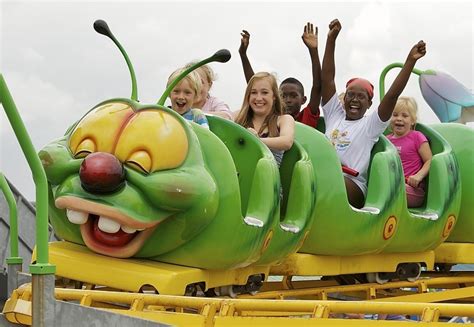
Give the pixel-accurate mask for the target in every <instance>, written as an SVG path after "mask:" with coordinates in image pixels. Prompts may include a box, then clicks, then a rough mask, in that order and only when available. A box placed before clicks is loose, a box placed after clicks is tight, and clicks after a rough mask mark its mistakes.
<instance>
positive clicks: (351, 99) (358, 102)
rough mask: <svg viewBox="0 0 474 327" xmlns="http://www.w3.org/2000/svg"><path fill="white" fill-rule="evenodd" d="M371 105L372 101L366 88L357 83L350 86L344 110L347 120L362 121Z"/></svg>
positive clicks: (345, 98)
mask: <svg viewBox="0 0 474 327" xmlns="http://www.w3.org/2000/svg"><path fill="white" fill-rule="evenodd" d="M371 105H372V101H371V100H370V99H369V94H368V93H367V90H366V89H365V88H364V87H362V86H360V85H357V84H355V83H354V84H351V85H349V87H348V88H347V89H346V92H345V96H344V110H345V111H346V119H347V120H358V119H361V118H362V117H364V114H365V112H366V111H367V109H369V107H370V106H371Z"/></svg>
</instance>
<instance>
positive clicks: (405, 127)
mask: <svg viewBox="0 0 474 327" xmlns="http://www.w3.org/2000/svg"><path fill="white" fill-rule="evenodd" d="M415 123H416V121H415V118H414V117H413V116H412V115H411V113H410V112H409V111H408V109H407V108H399V109H395V110H394V111H393V113H392V119H391V120H390V126H391V127H392V132H393V134H394V135H395V136H397V137H402V136H405V135H407V134H408V133H409V132H410V131H411V130H412V129H413V128H414V127H415Z"/></svg>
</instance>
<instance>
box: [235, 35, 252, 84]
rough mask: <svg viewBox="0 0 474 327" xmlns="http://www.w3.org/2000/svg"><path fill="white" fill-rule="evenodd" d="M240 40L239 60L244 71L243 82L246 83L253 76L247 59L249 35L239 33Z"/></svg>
mask: <svg viewBox="0 0 474 327" xmlns="http://www.w3.org/2000/svg"><path fill="white" fill-rule="evenodd" d="M240 35H241V36H242V38H241V39H240V47H239V54H240V60H242V67H243V69H244V75H245V80H246V81H247V83H248V82H249V81H250V79H251V78H252V76H253V75H254V74H255V73H254V72H253V69H252V65H250V61H249V58H248V57H247V48H248V46H249V43H250V33H249V32H247V31H246V30H242V33H240Z"/></svg>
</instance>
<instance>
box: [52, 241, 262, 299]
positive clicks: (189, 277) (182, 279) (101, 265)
mask: <svg viewBox="0 0 474 327" xmlns="http://www.w3.org/2000/svg"><path fill="white" fill-rule="evenodd" d="M49 258H50V262H51V263H52V264H54V265H56V276H58V277H63V278H67V279H71V280H73V281H80V282H83V283H86V284H90V285H102V286H107V287H109V288H112V289H116V290H123V291H130V292H140V291H143V290H153V291H155V292H156V293H159V294H167V295H185V294H187V293H192V292H195V291H196V289H195V287H196V286H197V285H199V287H200V288H201V290H202V291H207V290H208V289H210V288H214V287H219V286H223V285H246V284H247V282H248V280H249V277H251V276H262V280H263V278H264V277H265V276H268V274H269V270H270V267H269V266H249V267H244V268H235V269H228V270H204V269H198V268H192V267H185V266H179V265H173V264H167V263H162V262H157V261H150V260H140V259H119V258H113V257H108V256H103V255H98V254H97V253H94V252H92V251H90V250H89V249H87V247H85V246H81V245H78V244H74V243H70V242H52V243H49Z"/></svg>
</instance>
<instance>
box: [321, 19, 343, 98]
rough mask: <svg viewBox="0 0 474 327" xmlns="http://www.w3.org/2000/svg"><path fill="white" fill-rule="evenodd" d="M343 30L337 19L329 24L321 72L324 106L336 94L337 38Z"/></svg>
mask: <svg viewBox="0 0 474 327" xmlns="http://www.w3.org/2000/svg"><path fill="white" fill-rule="evenodd" d="M341 28H342V26H341V23H340V22H339V20H337V19H334V20H333V21H332V22H331V23H329V33H328V38H327V40H326V49H325V51H324V57H323V67H322V72H321V97H322V98H321V103H322V104H323V105H325V104H326V103H327V102H328V101H329V100H330V99H331V97H332V96H333V95H334V93H336V84H335V83H334V76H335V74H336V66H335V64H334V51H335V48H336V38H337V35H338V34H339V32H340V31H341Z"/></svg>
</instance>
